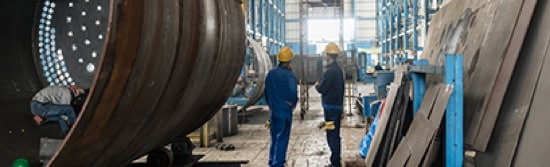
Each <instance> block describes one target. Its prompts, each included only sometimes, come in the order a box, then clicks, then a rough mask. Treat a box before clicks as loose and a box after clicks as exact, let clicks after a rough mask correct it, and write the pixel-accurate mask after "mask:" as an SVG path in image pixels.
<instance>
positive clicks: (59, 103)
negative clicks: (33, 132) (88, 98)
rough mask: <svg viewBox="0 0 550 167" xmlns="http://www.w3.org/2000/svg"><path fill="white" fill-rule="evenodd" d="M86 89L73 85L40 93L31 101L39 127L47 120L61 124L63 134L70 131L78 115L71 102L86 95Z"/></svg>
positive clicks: (56, 86) (55, 87)
mask: <svg viewBox="0 0 550 167" xmlns="http://www.w3.org/2000/svg"><path fill="white" fill-rule="evenodd" d="M84 94H85V91H84V89H82V88H80V87H78V86H75V85H71V86H66V85H55V86H48V87H45V88H43V89H42V90H40V91H38V93H36V95H34V97H33V98H32V101H31V112H32V114H33V115H34V117H33V119H34V121H35V122H36V124H37V125H41V124H42V123H43V122H44V121H45V120H48V121H55V122H58V123H59V127H60V128H61V134H62V135H63V136H64V135H66V134H67V132H68V131H69V125H71V124H73V123H74V121H75V120H76V114H75V111H74V108H73V106H72V105H71V102H72V100H73V99H74V98H76V97H78V96H81V95H84Z"/></svg>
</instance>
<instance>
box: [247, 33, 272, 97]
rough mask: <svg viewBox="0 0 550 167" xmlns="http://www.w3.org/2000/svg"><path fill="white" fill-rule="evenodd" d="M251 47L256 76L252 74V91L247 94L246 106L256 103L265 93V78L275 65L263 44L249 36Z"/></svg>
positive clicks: (250, 87)
mask: <svg viewBox="0 0 550 167" xmlns="http://www.w3.org/2000/svg"><path fill="white" fill-rule="evenodd" d="M247 41H248V43H249V46H250V48H251V49H252V52H251V54H252V55H253V58H252V61H253V63H252V64H254V67H252V69H253V70H254V74H253V75H254V76H251V77H250V78H249V79H250V80H251V81H252V82H251V83H252V84H251V85H249V88H247V89H250V90H251V91H250V92H248V93H247V94H246V96H247V98H248V102H247V103H246V104H245V105H244V106H243V107H244V108H246V107H249V106H252V105H254V104H256V102H258V101H259V100H260V99H261V98H262V97H263V95H264V87H265V83H264V82H265V78H266V77H267V73H268V72H269V70H270V69H271V68H272V67H273V65H272V63H271V60H270V59H269V54H267V51H266V50H265V49H264V48H263V47H262V45H261V44H260V43H258V42H256V41H254V40H253V39H252V38H250V37H249V38H247Z"/></svg>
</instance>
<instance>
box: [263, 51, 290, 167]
mask: <svg viewBox="0 0 550 167" xmlns="http://www.w3.org/2000/svg"><path fill="white" fill-rule="evenodd" d="M293 58H294V53H292V50H291V49H290V48H289V47H283V48H282V49H281V50H280V51H279V54H277V60H279V65H278V66H277V67H275V68H273V69H271V70H270V71H269V72H268V74H267V77H266V80H265V93H264V96H265V100H266V102H267V104H268V105H269V109H270V110H271V117H270V122H271V123H270V127H269V128H270V132H271V145H270V148H269V166H270V167H283V166H284V165H285V161H286V151H287V148H288V140H289V138H290V128H291V126H292V111H293V110H294V108H295V107H296V102H297V101H298V91H297V89H298V88H297V87H298V85H297V82H296V76H294V73H292V68H291V67H290V61H291V60H292V59H293Z"/></svg>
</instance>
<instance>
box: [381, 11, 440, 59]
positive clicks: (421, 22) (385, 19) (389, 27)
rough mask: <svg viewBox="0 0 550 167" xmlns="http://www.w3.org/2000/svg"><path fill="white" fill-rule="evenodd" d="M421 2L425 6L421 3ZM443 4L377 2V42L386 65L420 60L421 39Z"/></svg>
mask: <svg viewBox="0 0 550 167" xmlns="http://www.w3.org/2000/svg"><path fill="white" fill-rule="evenodd" d="M421 1H423V3H422V4H419V3H420V2H421ZM441 5H442V1H441V0H436V1H435V2H433V1H432V0H377V1H376V13H377V14H376V17H377V27H376V28H377V39H378V45H379V46H380V48H381V55H382V56H383V57H384V58H385V60H387V61H386V62H384V63H386V65H389V66H393V64H394V63H396V62H400V61H404V60H406V59H410V58H413V59H417V56H418V52H420V51H422V49H423V47H421V46H419V38H422V37H421V36H422V35H425V34H427V30H428V28H429V22H430V19H431V16H432V15H433V14H434V13H435V12H436V11H437V10H438V9H439V8H440V7H441ZM421 10H422V11H421ZM420 12H422V14H423V15H421V13H420Z"/></svg>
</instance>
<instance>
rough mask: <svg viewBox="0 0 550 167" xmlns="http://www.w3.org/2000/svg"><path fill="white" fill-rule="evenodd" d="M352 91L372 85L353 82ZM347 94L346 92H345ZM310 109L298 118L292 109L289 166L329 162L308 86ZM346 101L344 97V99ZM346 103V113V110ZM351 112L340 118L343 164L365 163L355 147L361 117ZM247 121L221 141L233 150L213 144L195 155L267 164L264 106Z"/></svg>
mask: <svg viewBox="0 0 550 167" xmlns="http://www.w3.org/2000/svg"><path fill="white" fill-rule="evenodd" d="M354 88H355V91H352V92H354V93H353V94H356V93H357V92H360V93H362V94H366V93H368V92H369V91H371V89H372V85H361V84H360V85H356V86H355V87H354ZM346 93H347V91H346ZM309 101H310V109H309V111H308V112H307V113H306V116H305V119H304V120H300V116H299V108H300V107H299V106H298V107H296V108H297V109H298V110H296V111H295V112H294V119H293V122H292V130H291V136H290V143H289V148H288V152H287V165H286V166H288V167H320V166H324V165H326V164H329V157H330V150H329V148H328V145H327V142H326V137H325V131H323V130H320V129H318V128H317V125H318V124H319V123H320V122H322V121H323V111H322V108H321V102H320V101H321V100H320V95H319V94H318V93H317V92H316V91H315V90H314V89H310V99H309ZM345 101H346V102H347V99H345ZM347 106H348V105H346V104H345V108H346V109H345V110H344V112H345V113H349V112H348V111H349V110H348V109H347ZM351 111H352V113H353V114H352V115H351V116H349V115H347V114H344V115H345V117H344V118H343V121H342V128H341V134H342V154H343V155H342V161H343V162H342V164H344V165H345V166H346V167H359V166H365V164H364V161H363V159H362V158H361V157H360V156H359V153H358V147H359V143H360V141H361V139H362V137H363V136H364V135H365V133H366V130H365V129H366V128H365V127H364V124H363V118H362V115H361V114H360V113H358V112H357V111H356V110H355V109H352V110H351ZM246 117H247V118H246V119H247V120H248V122H247V123H245V124H240V125H239V132H238V134H237V135H235V136H230V137H225V138H224V139H223V140H224V143H226V144H233V145H235V147H236V149H235V150H233V151H221V150H217V149H216V148H214V147H209V148H196V149H195V150H194V154H204V155H206V156H205V157H203V158H202V159H201V160H205V161H215V160H248V161H249V163H248V164H246V165H243V166H245V167H261V166H267V162H268V155H269V143H270V135H269V130H268V129H265V128H264V123H265V120H267V119H269V113H268V110H267V107H266V106H263V107H262V108H261V109H260V110H256V111H250V112H248V113H247V115H246Z"/></svg>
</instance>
